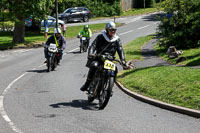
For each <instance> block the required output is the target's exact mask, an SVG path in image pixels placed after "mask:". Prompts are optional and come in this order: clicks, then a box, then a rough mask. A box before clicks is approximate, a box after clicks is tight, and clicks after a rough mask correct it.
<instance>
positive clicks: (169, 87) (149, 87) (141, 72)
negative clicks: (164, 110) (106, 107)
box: [117, 36, 200, 110]
mask: <svg viewBox="0 0 200 133" xmlns="http://www.w3.org/2000/svg"><path fill="white" fill-rule="evenodd" d="M153 37H154V36H145V37H141V38H138V39H136V40H134V41H132V42H129V43H127V44H125V45H124V49H125V56H126V58H127V59H128V60H130V59H141V57H142V56H141V47H142V46H143V45H144V44H146V42H148V41H149V40H151V39H152V38H153ZM156 50H157V52H158V53H159V55H160V56H162V58H166V59H167V56H166V54H165V53H166V51H165V50H164V49H162V48H161V49H160V48H159V47H158V46H157V45H156ZM183 52H184V54H183V55H184V56H185V57H186V58H187V60H186V61H184V62H182V64H185V65H188V66H189V65H191V64H192V66H195V65H199V62H200V57H199V56H200V55H199V49H190V50H184V51H183ZM174 61H175V60H174ZM174 61H172V63H174ZM117 80H118V81H119V82H121V83H122V84H123V85H124V86H125V87H126V88H128V89H130V90H132V91H134V92H137V93H140V94H142V95H144V96H148V97H151V98H154V99H157V100H161V101H163V102H166V103H170V104H175V105H179V106H183V107H188V108H192V109H197V110H200V69H194V68H190V67H175V66H160V67H148V68H141V69H135V70H126V71H121V72H119V73H118V76H117Z"/></svg>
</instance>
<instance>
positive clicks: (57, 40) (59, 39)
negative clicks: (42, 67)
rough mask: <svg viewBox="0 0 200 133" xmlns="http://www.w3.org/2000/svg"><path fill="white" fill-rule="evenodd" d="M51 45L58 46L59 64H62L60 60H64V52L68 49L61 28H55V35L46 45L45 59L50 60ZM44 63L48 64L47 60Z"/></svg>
mask: <svg viewBox="0 0 200 133" xmlns="http://www.w3.org/2000/svg"><path fill="white" fill-rule="evenodd" d="M50 43H54V44H56V45H57V47H58V49H59V50H58V52H59V55H60V56H59V61H58V64H59V63H60V60H61V59H62V55H63V50H64V49H65V47H66V39H65V38H64V36H63V35H61V30H60V28H55V29H54V34H53V35H52V36H51V37H49V38H48V40H47V42H46V44H45V45H44V55H45V58H46V59H47V58H48V50H47V48H48V46H49V45H50ZM44 63H47V60H46V61H45V62H44Z"/></svg>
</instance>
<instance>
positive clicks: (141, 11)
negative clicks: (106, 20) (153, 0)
mask: <svg viewBox="0 0 200 133" xmlns="http://www.w3.org/2000/svg"><path fill="white" fill-rule="evenodd" d="M156 11H158V9H157V8H145V9H144V8H133V9H132V10H129V11H126V12H123V13H122V15H121V16H131V15H141V14H146V13H152V12H156Z"/></svg>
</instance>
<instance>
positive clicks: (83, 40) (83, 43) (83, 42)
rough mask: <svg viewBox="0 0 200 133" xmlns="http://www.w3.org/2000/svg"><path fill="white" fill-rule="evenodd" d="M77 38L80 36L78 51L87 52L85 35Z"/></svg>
mask: <svg viewBox="0 0 200 133" xmlns="http://www.w3.org/2000/svg"><path fill="white" fill-rule="evenodd" d="M78 38H81V40H82V41H81V44H80V53H82V52H87V43H88V41H87V38H86V37H82V36H78Z"/></svg>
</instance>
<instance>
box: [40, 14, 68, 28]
mask: <svg viewBox="0 0 200 133" xmlns="http://www.w3.org/2000/svg"><path fill="white" fill-rule="evenodd" d="M58 24H59V25H60V26H61V25H62V24H64V21H62V20H59V19H58ZM55 26H56V19H55V18H54V17H52V16H48V27H55ZM41 27H44V20H42V21H41Z"/></svg>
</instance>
